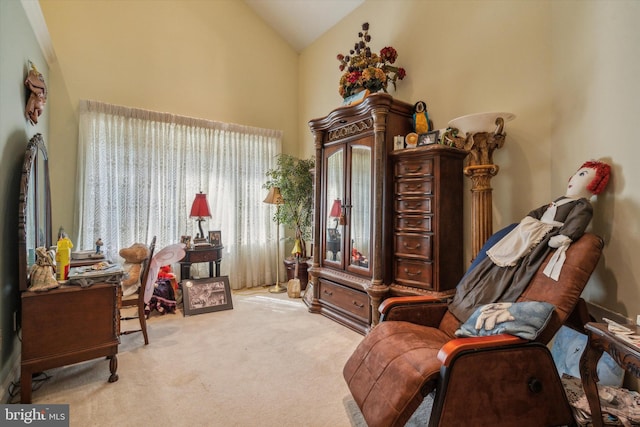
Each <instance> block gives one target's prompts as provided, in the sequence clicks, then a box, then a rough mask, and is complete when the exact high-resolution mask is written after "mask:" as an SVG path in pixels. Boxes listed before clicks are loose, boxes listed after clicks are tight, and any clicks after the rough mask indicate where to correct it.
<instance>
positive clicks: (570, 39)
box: [40, 0, 640, 318]
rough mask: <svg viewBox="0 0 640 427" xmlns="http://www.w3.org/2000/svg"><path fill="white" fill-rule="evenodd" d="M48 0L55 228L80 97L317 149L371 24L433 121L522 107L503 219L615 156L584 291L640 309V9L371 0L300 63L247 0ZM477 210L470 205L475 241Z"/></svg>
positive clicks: (498, 183)
mask: <svg viewBox="0 0 640 427" xmlns="http://www.w3.org/2000/svg"><path fill="white" fill-rule="evenodd" d="M40 3H41V6H42V9H43V12H44V14H45V18H46V20H47V24H48V26H49V31H50V33H51V36H52V39H53V44H54V47H55V49H56V54H57V56H58V58H59V62H58V64H56V65H55V66H53V67H52V68H51V78H50V79H51V80H52V82H51V83H50V85H51V86H52V87H54V88H55V89H56V90H55V91H53V90H52V94H54V95H52V99H51V101H50V111H51V120H52V124H51V131H50V132H51V136H50V139H51V144H52V148H53V149H52V154H51V157H52V160H53V163H54V164H57V165H58V166H57V167H54V170H53V171H52V173H53V176H52V178H53V182H54V185H56V186H58V188H57V189H56V190H54V224H56V225H57V224H60V223H62V224H66V223H68V221H69V219H68V218H69V217H71V216H72V215H73V212H74V208H73V188H74V187H73V185H74V182H73V181H74V178H75V144H76V138H77V137H76V133H77V119H76V114H77V113H76V109H77V103H78V100H79V99H81V98H92V99H98V100H101V101H105V102H112V103H117V104H122V105H129V106H133V107H141V108H147V109H152V110H159V111H169V112H172V113H177V114H184V115H190V116H196V117H203V118H207V119H213V120H220V121H230V122H235V123H242V124H248V125H254V126H261V127H268V128H275V129H283V130H284V131H285V140H286V141H285V143H286V146H285V150H286V151H287V152H291V153H294V154H298V155H301V156H303V157H307V156H309V155H311V154H313V143H312V139H311V135H310V133H309V130H308V127H307V122H308V120H309V119H311V118H316V117H320V116H324V115H326V114H327V113H328V112H329V111H330V110H332V109H333V108H335V107H337V106H338V105H339V104H340V101H341V99H340V98H339V96H338V94H337V82H338V79H339V77H340V72H339V70H338V62H337V60H336V59H335V57H336V54H338V53H340V52H342V53H346V51H347V50H348V48H350V47H351V46H352V45H353V43H354V42H355V41H356V36H357V32H358V30H359V29H360V25H361V24H362V23H363V22H365V21H368V22H369V23H370V24H371V30H370V34H371V35H372V38H373V39H372V42H371V46H372V47H373V48H374V49H376V50H378V49H380V48H382V47H383V46H385V45H391V46H394V47H395V48H396V49H397V50H398V52H399V58H398V64H399V65H400V66H403V67H404V68H406V69H407V72H408V76H407V78H406V79H405V80H404V81H401V82H399V85H398V91H397V92H393V91H392V92H391V93H392V95H394V96H395V97H397V98H399V99H402V100H404V101H407V102H411V103H413V102H415V101H417V100H424V101H426V102H427V105H428V108H429V113H430V116H431V118H432V119H433V120H434V122H435V125H436V127H437V128H443V127H446V124H447V122H448V121H449V120H450V119H452V118H455V117H458V116H461V115H464V114H469V113H474V112H481V111H510V112H513V113H515V114H516V115H517V118H516V120H514V121H513V122H509V123H508V124H507V128H506V129H507V134H508V136H507V141H506V144H505V147H504V148H502V149H501V150H499V151H497V152H496V153H495V154H494V160H495V161H496V163H498V164H499V165H500V168H501V169H500V172H499V174H498V176H497V177H496V178H494V179H493V181H492V185H493V188H494V195H493V201H494V227H495V228H497V227H501V226H503V225H506V224H508V223H510V222H514V221H518V220H520V219H521V218H522V216H524V215H525V214H526V213H527V212H528V211H529V210H531V209H533V208H535V207H538V206H540V205H541V204H544V203H547V202H548V201H549V200H550V199H551V198H554V197H556V196H559V195H561V194H562V193H563V192H564V188H565V183H566V179H567V178H568V177H569V176H570V175H571V174H572V173H573V172H574V171H575V169H576V168H577V167H578V166H579V165H580V164H581V163H582V162H583V161H584V160H588V159H591V158H602V159H605V160H608V161H610V162H611V164H612V165H613V167H614V178H613V180H612V183H611V186H610V188H609V191H608V192H607V193H606V194H604V195H602V196H600V197H599V200H597V202H595V203H594V206H595V217H594V220H593V222H592V229H593V231H594V232H596V233H597V234H600V235H602V236H604V237H605V239H606V247H605V251H604V257H603V260H602V262H601V264H600V265H599V267H598V269H597V271H596V274H595V275H594V277H593V279H592V281H591V283H590V284H589V286H588V288H587V292H586V295H587V297H588V298H589V299H590V300H591V301H592V302H595V303H597V304H600V305H603V306H605V307H607V308H610V309H613V310H615V311H618V312H620V313H622V314H624V315H627V316H628V317H632V318H635V316H636V314H638V313H639V312H640V310H639V308H640V296H639V287H638V284H637V278H638V277H640V265H634V264H633V255H635V254H636V253H637V252H638V246H639V241H640V238H639V232H638V230H637V226H636V224H637V220H636V219H635V218H636V217H637V216H638V205H640V192H639V191H638V190H637V189H635V188H634V187H633V185H632V184H633V183H635V182H637V181H638V179H637V178H638V176H637V174H638V173H639V172H638V171H637V167H636V166H635V165H634V164H633V159H634V157H635V156H634V155H635V154H637V151H638V149H637V148H635V146H633V145H632V143H631V142H630V141H631V138H630V135H632V134H633V130H634V128H632V126H633V123H634V119H635V115H637V113H638V112H639V111H640V108H639V107H638V101H637V100H638V99H640V96H638V95H640V94H639V93H638V91H639V89H638V85H637V83H636V82H635V80H637V76H638V75H640V72H639V71H640V69H639V68H640V59H638V55H637V52H636V46H638V42H640V39H639V38H640V30H638V27H637V25H636V21H637V20H638V18H640V10H639V8H640V3H638V2H636V1H633V0H619V1H616V2H609V1H592V2H580V1H565V0H560V1H554V2H550V1H493V0H484V1H467V0H460V1H455V2H453V1H418V0H403V1H380V0H367V1H366V2H365V3H364V4H363V5H362V6H361V7H359V8H358V9H356V10H355V11H354V12H353V13H351V14H350V15H349V16H348V17H347V18H345V19H344V20H343V21H341V22H340V23H338V24H337V25H336V26H335V27H334V28H332V29H331V30H330V31H329V32H328V33H327V34H325V35H324V36H322V37H321V38H320V39H318V40H317V41H316V42H315V43H314V44H313V45H311V46H310V47H308V48H307V49H305V50H304V51H303V52H302V54H301V55H300V56H299V57H298V56H296V54H295V53H294V52H293V51H292V50H291V49H290V48H289V47H288V46H287V45H286V44H285V43H284V42H283V41H282V40H280V39H279V38H278V37H277V36H276V35H275V33H274V32H273V31H271V30H270V29H268V28H267V27H266V26H265V25H264V24H263V23H262V22H261V21H260V20H259V19H258V18H257V17H256V16H255V15H254V14H253V13H252V12H251V11H250V10H249V9H248V8H247V7H246V6H245V5H244V3H242V2H239V1H210V2H209V1H202V2H200V1H163V2H153V7H149V4H150V3H149V2H146V1H135V0H129V1H126V2H108V1H92V2H85V1H74V0H40ZM263 46H268V47H263ZM258 47H260V48H259V49H258ZM63 165H64V166H63ZM468 189H469V185H468V182H467V190H468ZM465 200H466V201H467V202H468V201H469V200H470V196H469V194H468V193H467V194H466V199H465ZM469 215H470V213H469V204H468V203H467V205H466V207H465V217H466V218H467V220H466V224H465V234H466V235H467V236H468V234H469ZM69 226H70V225H69ZM465 246H466V247H470V243H469V242H468V241H467V242H466V244H465ZM469 252H470V250H468V251H467V253H469ZM468 257H469V254H468Z"/></svg>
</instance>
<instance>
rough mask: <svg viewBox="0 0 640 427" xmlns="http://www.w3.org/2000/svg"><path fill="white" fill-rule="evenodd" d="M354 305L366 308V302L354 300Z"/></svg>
mask: <svg viewBox="0 0 640 427" xmlns="http://www.w3.org/2000/svg"><path fill="white" fill-rule="evenodd" d="M353 305H355V306H356V307H358V308H364V304H363V303H361V302H358V301H353Z"/></svg>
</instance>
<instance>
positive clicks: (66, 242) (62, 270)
mask: <svg viewBox="0 0 640 427" xmlns="http://www.w3.org/2000/svg"><path fill="white" fill-rule="evenodd" d="M71 248H73V243H71V239H69V237H68V236H67V235H66V234H64V235H62V236H61V237H60V238H58V245H57V247H56V279H57V280H58V281H62V280H67V279H68V278H69V265H70V264H71Z"/></svg>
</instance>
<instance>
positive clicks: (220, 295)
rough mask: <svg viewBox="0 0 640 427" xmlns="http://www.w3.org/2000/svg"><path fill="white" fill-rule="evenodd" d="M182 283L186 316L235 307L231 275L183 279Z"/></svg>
mask: <svg viewBox="0 0 640 427" xmlns="http://www.w3.org/2000/svg"><path fill="white" fill-rule="evenodd" d="M181 285H182V302H183V312H184V315H185V316H192V315H194V314H202V313H209V312H212V311H221V310H231V309H232V308H233V302H232V301H231V287H230V286H229V276H220V277H208V278H206V279H189V280H183V281H182V283H181Z"/></svg>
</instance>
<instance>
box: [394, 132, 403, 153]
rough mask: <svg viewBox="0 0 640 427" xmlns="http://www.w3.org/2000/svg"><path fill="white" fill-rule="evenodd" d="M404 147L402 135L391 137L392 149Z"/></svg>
mask: <svg viewBox="0 0 640 427" xmlns="http://www.w3.org/2000/svg"><path fill="white" fill-rule="evenodd" d="M403 148H404V136H402V135H397V136H394V137H393V149H394V150H402V149H403Z"/></svg>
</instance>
